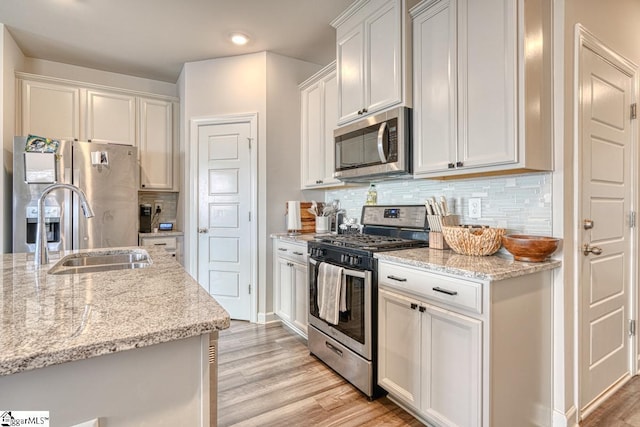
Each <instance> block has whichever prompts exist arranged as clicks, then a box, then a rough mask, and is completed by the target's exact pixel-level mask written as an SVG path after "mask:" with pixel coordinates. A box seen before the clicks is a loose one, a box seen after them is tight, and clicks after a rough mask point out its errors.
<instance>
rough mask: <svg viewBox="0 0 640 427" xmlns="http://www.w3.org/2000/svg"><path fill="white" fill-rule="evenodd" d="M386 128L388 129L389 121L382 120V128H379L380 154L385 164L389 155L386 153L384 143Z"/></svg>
mask: <svg viewBox="0 0 640 427" xmlns="http://www.w3.org/2000/svg"><path fill="white" fill-rule="evenodd" d="M385 130H387V122H382V124H381V125H380V129H378V156H379V157H380V161H381V162H382V163H383V164H384V163H387V156H386V155H385V154H384V145H383V141H382V139H383V138H384V131H385Z"/></svg>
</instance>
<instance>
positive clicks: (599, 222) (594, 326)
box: [579, 47, 634, 410]
mask: <svg viewBox="0 0 640 427" xmlns="http://www.w3.org/2000/svg"><path fill="white" fill-rule="evenodd" d="M580 68H581V71H580V90H581V93H582V99H581V113H580V124H579V127H580V130H581V138H580V141H579V143H580V149H581V159H580V167H581V169H582V173H581V176H582V180H581V187H582V188H581V189H580V193H581V203H580V217H579V219H580V221H581V223H580V225H581V226H582V232H581V237H582V244H583V245H589V247H592V248H593V249H592V252H591V253H587V254H586V255H585V256H581V260H582V263H581V270H580V273H581V275H580V290H581V321H580V328H581V336H580V345H581V377H580V381H581V386H580V407H581V409H582V410H584V409H585V408H587V407H588V406H589V405H590V404H591V403H592V402H593V401H594V400H595V399H597V398H598V397H599V396H600V395H601V394H602V393H603V392H605V391H606V390H607V389H608V388H609V387H610V386H612V385H614V384H615V383H616V382H618V381H619V380H621V379H622V378H624V377H625V376H627V375H629V373H630V360H629V347H628V346H629V344H630V341H629V337H628V321H629V318H630V313H629V285H630V277H631V258H630V255H631V230H630V227H629V224H628V221H627V218H628V215H629V212H630V210H631V204H630V201H631V187H632V182H631V176H632V170H631V167H632V164H631V161H632V155H633V152H634V151H633V149H632V131H631V120H630V105H631V95H632V93H631V90H632V78H631V77H630V76H629V75H627V74H625V73H624V72H623V71H621V70H620V69H618V68H616V67H615V66H614V65H612V63H611V62H609V61H607V60H605V59H604V58H602V57H601V56H599V55H597V54H596V53H594V52H593V51H592V50H590V49H588V48H585V47H582V48H581V51H580ZM586 221H593V227H590V225H589V223H587V222H586ZM583 223H584V224H585V225H584V226H583ZM600 251H601V253H600Z"/></svg>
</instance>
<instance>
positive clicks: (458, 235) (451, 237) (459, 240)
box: [442, 227, 504, 256]
mask: <svg viewBox="0 0 640 427" xmlns="http://www.w3.org/2000/svg"><path fill="white" fill-rule="evenodd" d="M442 234H443V236H444V239H445V240H446V241H447V243H448V244H449V246H450V247H451V249H453V250H454V251H455V252H457V253H459V254H462V255H474V256H483V255H493V254H494V253H496V252H497V251H498V249H500V246H502V236H503V235H504V228H489V227H486V228H466V227H442Z"/></svg>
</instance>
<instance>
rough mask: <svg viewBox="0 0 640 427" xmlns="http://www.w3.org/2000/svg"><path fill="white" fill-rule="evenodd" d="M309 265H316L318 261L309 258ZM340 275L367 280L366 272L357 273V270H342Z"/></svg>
mask: <svg viewBox="0 0 640 427" xmlns="http://www.w3.org/2000/svg"><path fill="white" fill-rule="evenodd" d="M309 263H310V264H313V265H318V261H316V260H315V259H313V258H309ZM334 265H335V264H334ZM342 274H343V275H345V276H353V277H358V278H360V279H366V278H367V272H364V271H358V270H350V269H348V268H344V270H343V271H342Z"/></svg>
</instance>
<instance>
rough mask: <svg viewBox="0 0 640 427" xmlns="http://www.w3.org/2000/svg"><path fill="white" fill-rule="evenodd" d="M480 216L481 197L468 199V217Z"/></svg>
mask: <svg viewBox="0 0 640 427" xmlns="http://www.w3.org/2000/svg"><path fill="white" fill-rule="evenodd" d="M481 216H482V199H480V198H472V199H469V218H476V219H478V218H480V217H481Z"/></svg>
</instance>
